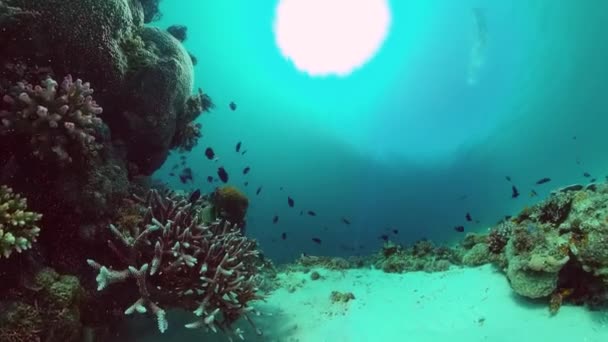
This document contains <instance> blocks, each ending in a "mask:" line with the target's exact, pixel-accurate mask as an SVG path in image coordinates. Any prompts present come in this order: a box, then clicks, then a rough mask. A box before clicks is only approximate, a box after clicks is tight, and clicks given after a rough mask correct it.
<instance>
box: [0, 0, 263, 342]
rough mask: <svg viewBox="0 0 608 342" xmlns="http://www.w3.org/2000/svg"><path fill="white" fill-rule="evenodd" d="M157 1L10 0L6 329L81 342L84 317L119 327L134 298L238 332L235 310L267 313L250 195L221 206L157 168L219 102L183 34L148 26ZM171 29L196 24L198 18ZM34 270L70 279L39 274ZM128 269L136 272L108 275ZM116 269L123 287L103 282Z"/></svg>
mask: <svg viewBox="0 0 608 342" xmlns="http://www.w3.org/2000/svg"><path fill="white" fill-rule="evenodd" d="M159 2H160V0H104V1H98V0H79V1H69V0H49V1H37V0H0V185H2V187H0V253H1V254H2V256H3V257H2V258H0V276H1V277H2V282H0V283H1V284H0V309H1V310H0V311H2V315H0V316H1V317H0V339H1V340H3V341H4V340H6V341H35V340H38V337H40V336H44V337H45V340H49V341H54V340H64V341H75V340H80V339H81V338H82V337H83V330H84V328H85V327H86V330H87V331H89V332H91V333H90V334H93V335H99V337H100V336H101V335H102V333H104V332H105V333H106V334H108V335H111V334H112V333H113V331H115V330H116V329H115V328H117V327H118V326H119V325H120V322H121V321H122V320H123V319H124V318H123V316H124V315H122V314H120V315H118V314H117V313H122V312H124V310H125V308H128V307H129V305H131V304H133V303H134V302H135V303H136V304H134V305H132V306H131V309H132V310H130V312H131V311H137V312H141V311H143V310H144V309H146V310H148V311H151V312H153V313H156V314H157V317H160V313H161V312H164V310H165V309H168V308H173V307H179V308H184V309H188V310H192V311H196V312H195V313H198V314H199V316H201V321H200V322H199V321H197V322H196V323H193V325H192V327H195V326H196V327H198V326H200V327H203V328H209V329H220V330H225V331H226V332H228V333H230V334H232V335H233V336H239V335H240V332H239V331H234V330H231V323H232V322H234V321H235V320H237V319H238V318H240V317H245V318H247V317H248V313H251V312H255V311H254V310H253V309H252V308H251V307H250V306H249V305H248V304H249V302H250V301H252V300H255V299H257V298H258V295H259V293H258V291H257V278H258V276H257V275H258V274H259V272H261V270H262V268H263V267H262V265H265V263H264V261H261V260H260V259H261V258H259V257H258V253H259V252H258V250H257V246H256V244H255V242H254V241H252V240H249V239H247V238H246V237H244V236H243V234H242V230H243V228H244V223H245V215H246V211H247V199H246V197H244V202H243V197H239V198H240V200H237V197H232V198H226V199H222V200H221V201H219V198H218V202H217V206H214V205H212V203H210V201H209V198H210V197H211V196H210V195H208V196H206V195H203V196H201V197H199V198H200V200H199V199H198V198H197V199H196V200H192V201H190V200H189V199H187V198H184V197H183V195H179V194H173V193H171V194H169V193H166V192H164V191H165V190H163V189H162V186H159V185H158V184H155V185H154V187H156V188H158V189H159V190H151V188H152V187H153V186H152V184H153V182H151V181H150V179H149V178H148V177H149V175H150V174H151V173H152V172H154V171H155V170H156V169H157V168H158V167H160V165H161V164H162V163H163V162H164V161H165V159H166V157H167V155H168V154H169V152H170V151H171V150H179V151H189V150H191V149H192V148H193V147H194V146H196V144H197V142H198V138H200V137H201V135H202V132H201V124H200V123H199V122H197V121H196V120H197V119H198V117H199V115H200V114H201V113H203V112H206V111H209V110H210V109H212V108H213V102H212V101H211V98H210V97H209V96H208V95H207V94H205V93H204V92H203V91H202V90H200V89H199V90H198V91H196V92H194V91H193V90H194V89H193V84H194V72H193V65H192V57H191V55H190V54H189V53H188V52H187V51H186V50H185V49H184V47H183V45H182V43H181V42H180V40H178V39H176V38H175V37H174V36H172V35H171V33H169V32H167V31H165V30H160V29H158V28H155V27H150V26H147V25H146V23H149V22H151V21H154V20H156V19H158V18H160V15H161V13H160V12H159ZM174 28H179V26H175V27H174ZM170 31H172V32H173V33H174V34H176V35H177V37H178V38H180V39H182V40H183V39H185V28H181V29H177V30H176V29H172V30H170ZM93 88H94V89H95V92H93ZM102 108H103V109H102ZM9 187H10V188H9ZM12 189H14V192H13V190H12ZM237 192H238V191H237V190H236V189H235V191H234V192H233V193H234V194H236V193H237ZM15 193H19V194H20V195H19V196H17V195H15ZM132 194H136V195H139V196H140V197H139V198H140V200H141V199H142V198H146V197H145V196H146V194H153V195H150V196H148V197H147V200H146V201H143V202H142V201H138V200H135V201H134V200H133V196H132ZM161 194H162V195H161ZM180 196H181V197H180ZM24 198H27V199H28V201H27V203H26V201H25V199H24ZM197 201H198V202H197ZM243 203H245V205H244V206H243ZM167 206H169V207H171V208H173V209H175V211H167ZM216 207H217V208H218V210H219V209H220V208H221V211H218V212H215V208H216ZM210 212H211V213H214V215H212V216H213V217H212V219H209V215H206V213H210ZM38 213H40V214H38ZM218 219H221V221H218ZM226 219H229V220H226ZM169 220H171V221H169ZM230 221H234V222H230ZM110 223H114V225H112V226H110V227H113V228H112V229H108V227H109V224H110ZM39 227H41V228H39ZM135 232H138V233H139V234H144V235H141V236H140V235H139V234H135ZM35 241H37V243H35V244H33V242H35ZM108 241H112V242H111V243H110V246H111V249H109V250H108V243H107V242H108ZM129 243H132V244H129ZM32 247H33V248H32ZM25 249H31V250H30V251H28V253H15V252H20V251H23V250H25ZM110 252H112V253H110ZM174 254H175V255H174ZM9 256H10V258H8V257H9ZM86 260H91V261H90V262H89V264H90V265H93V266H94V267H95V268H96V269H97V271H98V278H97V280H98V281H101V282H100V283H98V282H96V281H95V275H94V271H95V270H94V269H92V268H91V267H90V266H89V265H87V262H86ZM92 260H95V261H92ZM97 262H99V264H98V263H97ZM102 265H104V266H102ZM114 267H117V269H118V270H117V271H115V270H114ZM205 268H206V269H205ZM51 269H52V270H53V272H55V273H53V272H50V271H48V272H47V271H44V272H43V273H40V272H42V271H41V270H51ZM36 274H45V275H48V274H54V275H53V277H50V276H48V277H47V276H44V277H42V278H44V279H47V278H48V279H50V278H53V279H54V280H53V284H55V283H57V284H55V285H53V284H51V283H50V281H49V282H46V281H45V282H44V284H43V285H40V284H38V283H37V281H38V280H32V279H38V278H37V276H35V275H36ZM58 274H62V276H59V275H58ZM70 274H71V275H70ZM116 274H122V275H124V276H125V277H124V279H123V280H124V281H122V282H116V281H115V280H116V278H111V277H110V278H107V279H106V278H105V276H108V277H109V276H110V275H116ZM26 278H27V279H26ZM110 279H112V280H110ZM103 280H106V281H108V282H109V283H110V282H111V283H112V286H109V287H108V288H107V289H105V288H104V289H103V291H97V288H98V287H99V285H100V284H102V283H103ZM131 281H133V282H131ZM47 283H48V284H47ZM109 283H107V284H105V285H109ZM59 284H66V286H67V284H71V285H70V286H71V287H70V288H71V289H73V290H74V291H73V292H74V293H76V292H78V295H77V296H76V295H74V296H71V297H70V298H72V299H70V300H68V299H66V302H62V303H63V304H65V305H64V306H61V307H59V306H57V310H59V311H56V310H55V309H54V308H55V306H53V309H51V308H49V307H47V306H44V305H42V304H41V302H40V300H41V299H42V297H43V296H48V297H49V298H51V297H53V296H54V295H55V294H57V293H59V292H61V293H65V292H62V291H59V290H60V289H61V288H62V287H61V286H60V285H59ZM132 284H137V285H138V286H129V285H132ZM159 286H160V288H159ZM102 287H103V286H102ZM76 288H78V291H76ZM162 290H164V291H162ZM178 293H179V294H181V296H179V298H178V297H176V296H177V294H178ZM62 296H63V295H62ZM66 296H67V295H66ZM68 302H69V303H68ZM68 304H69V305H68ZM36 305H38V307H37V306H36ZM45 305H46V304H45ZM53 305H55V304H53ZM161 307H162V309H160V308H161ZM76 308H77V310H76ZM43 311H48V314H47V312H43ZM53 313H54V314H55V316H52V314H53ZM163 322H164V321H163V320H162V319H159V323H160V325H159V327H163V324H164V323H163ZM64 323H65V324H66V325H69V328H67V327H66V328H65V329H64V328H61V327H62V326H64V325H63V324H64ZM27 333H29V334H30V335H27Z"/></svg>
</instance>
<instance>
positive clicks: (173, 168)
mask: <svg viewBox="0 0 608 342" xmlns="http://www.w3.org/2000/svg"><path fill="white" fill-rule="evenodd" d="M178 168H179V164H175V165H173V167H172V168H171V170H177V169H178Z"/></svg>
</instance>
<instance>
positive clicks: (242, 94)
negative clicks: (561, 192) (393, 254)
mask: <svg viewBox="0 0 608 342" xmlns="http://www.w3.org/2000/svg"><path fill="white" fill-rule="evenodd" d="M276 6H277V1H268V2H265V3H264V4H258V3H255V4H254V3H253V2H251V3H249V2H242V1H231V0H226V1H222V2H216V3H203V2H198V1H194V0H192V1H189V0H188V1H187V0H184V1H182V2H180V3H179V4H173V3H169V2H166V3H165V2H163V3H161V10H162V12H163V17H162V19H161V20H160V21H158V22H155V23H153V24H154V25H157V26H159V27H161V28H166V27H168V26H169V25H172V24H182V25H186V26H187V27H188V34H189V38H188V40H187V41H186V42H185V46H186V47H187V49H188V50H189V51H190V52H192V53H193V54H194V55H195V56H197V58H198V61H199V63H198V65H197V66H196V67H195V70H196V87H202V88H203V89H204V90H205V91H206V92H208V93H209V94H210V95H211V96H212V97H213V99H214V101H215V102H216V103H217V104H218V106H217V108H216V109H215V110H214V111H212V112H211V113H210V114H205V115H203V116H201V117H200V118H199V122H201V123H202V125H203V131H204V137H203V138H202V139H201V141H200V143H199V145H198V146H197V147H196V148H195V149H194V150H193V151H192V153H190V154H189V155H188V160H189V165H190V166H191V167H192V169H193V171H194V173H195V182H194V183H193V184H192V185H191V186H190V185H188V186H186V187H184V186H183V185H182V184H180V183H179V180H178V179H176V178H170V177H168V173H169V172H170V168H171V166H172V165H173V162H174V161H175V160H177V156H174V157H172V158H170V159H169V160H168V161H167V162H166V163H165V165H164V167H163V168H161V169H160V170H159V171H157V173H156V175H157V176H158V177H161V178H162V179H163V180H166V181H168V182H169V183H170V184H171V185H172V186H174V187H176V188H186V189H192V188H195V187H201V188H203V189H204V190H210V189H212V186H211V185H208V184H207V183H206V181H205V178H206V176H207V175H213V174H214V172H215V167H216V166H215V164H214V163H212V162H208V161H207V160H206V159H205V158H204V157H203V151H204V149H205V148H206V147H208V146H211V147H213V148H214V149H215V151H216V153H217V154H218V155H219V156H220V158H221V163H223V164H224V165H225V166H226V168H227V169H228V170H229V171H230V172H231V174H232V179H231V181H230V183H233V184H235V185H242V183H243V182H245V181H249V186H248V187H242V186H241V188H242V189H244V190H245V191H246V193H247V195H248V196H249V197H250V198H252V201H251V207H250V211H249V213H248V228H247V229H248V233H249V234H251V236H254V237H256V238H257V239H259V241H260V243H261V244H262V246H263V247H264V248H265V249H266V253H267V254H268V256H270V257H272V258H273V259H275V260H279V261H287V260H291V259H293V258H294V257H295V256H297V255H299V254H300V253H310V254H329V255H350V254H353V251H352V250H348V248H351V247H352V248H355V250H356V251H355V253H362V254H369V253H371V252H373V251H375V250H376V249H377V248H378V247H379V246H380V245H381V243H382V240H380V239H378V236H379V235H381V234H385V233H386V231H390V229H389V228H391V227H396V228H398V229H399V235H398V236H394V237H392V238H394V239H395V240H396V241H398V242H404V243H408V242H413V241H415V240H417V239H419V238H422V237H426V238H430V239H433V240H435V241H448V242H449V241H454V240H456V239H459V238H461V235H460V234H459V233H457V232H455V231H454V230H453V229H452V227H453V226H456V225H460V224H463V225H465V229H466V231H484V230H485V229H486V228H487V227H489V226H490V225H493V224H494V223H495V222H496V221H497V220H499V219H500V218H502V217H503V216H504V215H513V214H514V213H516V212H517V211H519V210H520V209H521V208H523V207H524V206H526V205H529V204H532V203H535V202H536V201H538V198H530V197H529V193H530V191H531V189H532V188H533V187H534V189H535V190H536V191H537V193H538V194H539V196H540V197H544V196H546V195H547V194H548V192H549V191H550V190H552V189H554V188H556V187H558V186H563V185H567V184H571V183H576V182H582V181H584V180H585V178H584V177H583V176H582V174H583V172H589V173H590V174H591V175H593V176H594V177H596V178H598V179H600V180H603V178H604V177H605V176H606V175H607V174H608V171H607V170H606V165H605V162H604V160H605V159H604V158H603V153H604V148H603V147H604V146H605V138H604V137H605V134H604V131H603V127H605V124H606V122H607V120H608V119H607V118H606V115H605V108H606V97H605V94H606V83H605V76H606V75H607V72H608V67H606V64H605V61H606V57H607V53H608V52H607V51H608V50H607V49H606V45H607V43H606V41H605V39H604V38H603V34H602V32H603V30H604V26H603V25H604V24H603V22H604V15H603V13H604V10H603V9H605V8H606V6H607V5H606V4H605V3H604V2H601V1H591V2H585V3H574V2H569V3H562V2H560V3H550V2H532V3H531V2H529V1H511V2H508V3H505V2H500V3H497V2H489V1H485V2H484V1H481V2H480V1H466V2H462V1H461V2H458V3H451V2H450V3H446V2H442V1H430V2H424V3H409V2H404V3H401V2H398V1H391V2H390V9H391V12H392V25H391V28H390V32H389V35H388V37H387V39H386V41H385V43H384V45H383V46H382V48H381V49H380V51H379V52H378V53H377V55H376V56H375V57H374V58H373V59H372V60H371V61H370V62H369V63H367V64H366V65H364V66H363V67H362V68H360V69H359V70H356V71H355V72H353V73H352V74H351V75H349V76H347V77H332V76H329V77H310V76H308V75H307V74H306V73H304V72H301V71H298V70H297V69H296V68H295V67H294V66H293V65H292V63H291V62H290V61H289V60H286V59H285V58H283V57H282V56H281V54H280V51H279V49H278V47H277V46H276V43H275V39H274V33H273V26H272V23H273V20H274V15H275V7H276ZM474 8H483V10H484V13H485V16H486V21H487V23H486V25H487V42H486V47H485V51H484V52H483V53H484V54H485V58H484V64H483V66H482V67H481V68H480V69H479V70H478V74H477V82H476V84H474V85H470V84H468V83H467V75H468V68H469V65H470V62H471V61H470V59H471V49H472V47H473V46H474V44H475V40H476V37H477V36H478V33H477V32H476V30H477V27H476V25H475V18H474V16H473V13H472V11H473V9H474ZM338 20H339V19H338V18H336V21H338ZM230 101H235V102H236V103H237V104H238V109H237V110H236V111H230V110H229V108H228V103H229V102H230ZM573 136H576V140H573ZM237 141H242V142H243V148H244V149H246V150H248V152H247V154H246V155H244V156H240V155H237V154H236V153H234V145H235V144H236V142H237ZM577 160H578V161H579V162H580V164H577ZM246 165H249V166H251V170H252V171H251V173H250V174H248V175H247V176H242V175H240V170H241V169H242V168H243V167H245V166H246ZM505 176H510V177H512V179H513V183H514V184H516V185H517V186H518V189H519V190H520V192H521V194H522V195H521V196H520V197H519V198H517V199H511V189H510V186H511V185H510V183H508V182H507V181H506V180H505V178H504V177H505ZM542 177H550V178H551V179H552V182H551V183H549V184H547V185H545V186H534V182H535V181H536V180H538V179H540V178H542ZM258 186H263V187H264V188H263V191H262V193H261V194H260V196H255V194H254V192H255V190H256V189H257V187H258ZM280 187H284V191H281V190H279V188H280ZM287 195H290V196H292V197H293V198H294V199H296V201H297V206H296V209H304V210H309V209H310V210H315V211H316V212H317V214H318V216H317V217H307V216H306V215H304V216H302V217H301V216H299V215H298V214H299V210H289V208H288V207H287V203H286V196H287ZM464 196H466V198H463V197H464ZM466 212H470V213H471V215H472V216H473V218H474V219H475V220H479V223H474V224H469V223H468V222H466V221H465V217H464V216H465V213H466ZM274 215H279V216H280V221H279V223H278V224H277V225H272V222H271V221H272V217H273V216H274ZM342 216H346V217H350V218H351V219H352V222H353V223H352V225H350V226H345V225H344V224H342V223H341V222H340V217H342ZM324 227H327V229H325V228H324ZM281 232H287V233H288V239H287V240H286V241H282V240H281V239H280V234H281ZM312 236H320V237H322V238H323V244H322V245H316V244H314V243H313V242H311V240H310V238H311V237H312ZM359 245H362V248H360V247H359Z"/></svg>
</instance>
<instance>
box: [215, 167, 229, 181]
mask: <svg viewBox="0 0 608 342" xmlns="http://www.w3.org/2000/svg"><path fill="white" fill-rule="evenodd" d="M217 176H218V177H220V179H221V180H222V182H224V183H226V182H228V172H226V169H224V167H223V166H220V167H219V168H218V169H217Z"/></svg>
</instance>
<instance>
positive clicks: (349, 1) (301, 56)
mask: <svg viewBox="0 0 608 342" xmlns="http://www.w3.org/2000/svg"><path fill="white" fill-rule="evenodd" d="M390 22H391V14H390V9H389V6H388V3H387V0H355V1H353V0H281V1H280V3H279V5H278V6H277V9H276V13H275V21H274V33H275V40H276V43H277V46H278V47H279V49H280V51H281V54H282V55H283V56H284V57H285V58H287V59H289V60H291V61H292V62H293V64H294V65H295V67H296V68H297V69H298V70H300V71H303V72H306V73H308V74H309V75H311V76H328V75H337V76H348V75H349V74H350V73H351V72H352V71H353V70H355V69H357V68H360V67H361V66H363V65H364V64H365V63H366V62H368V61H369V60H370V59H372V58H373V57H374V55H375V54H376V53H377V52H378V50H379V49H380V47H381V46H382V43H383V42H384V40H385V38H386V36H387V34H388V31H389V27H390Z"/></svg>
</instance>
